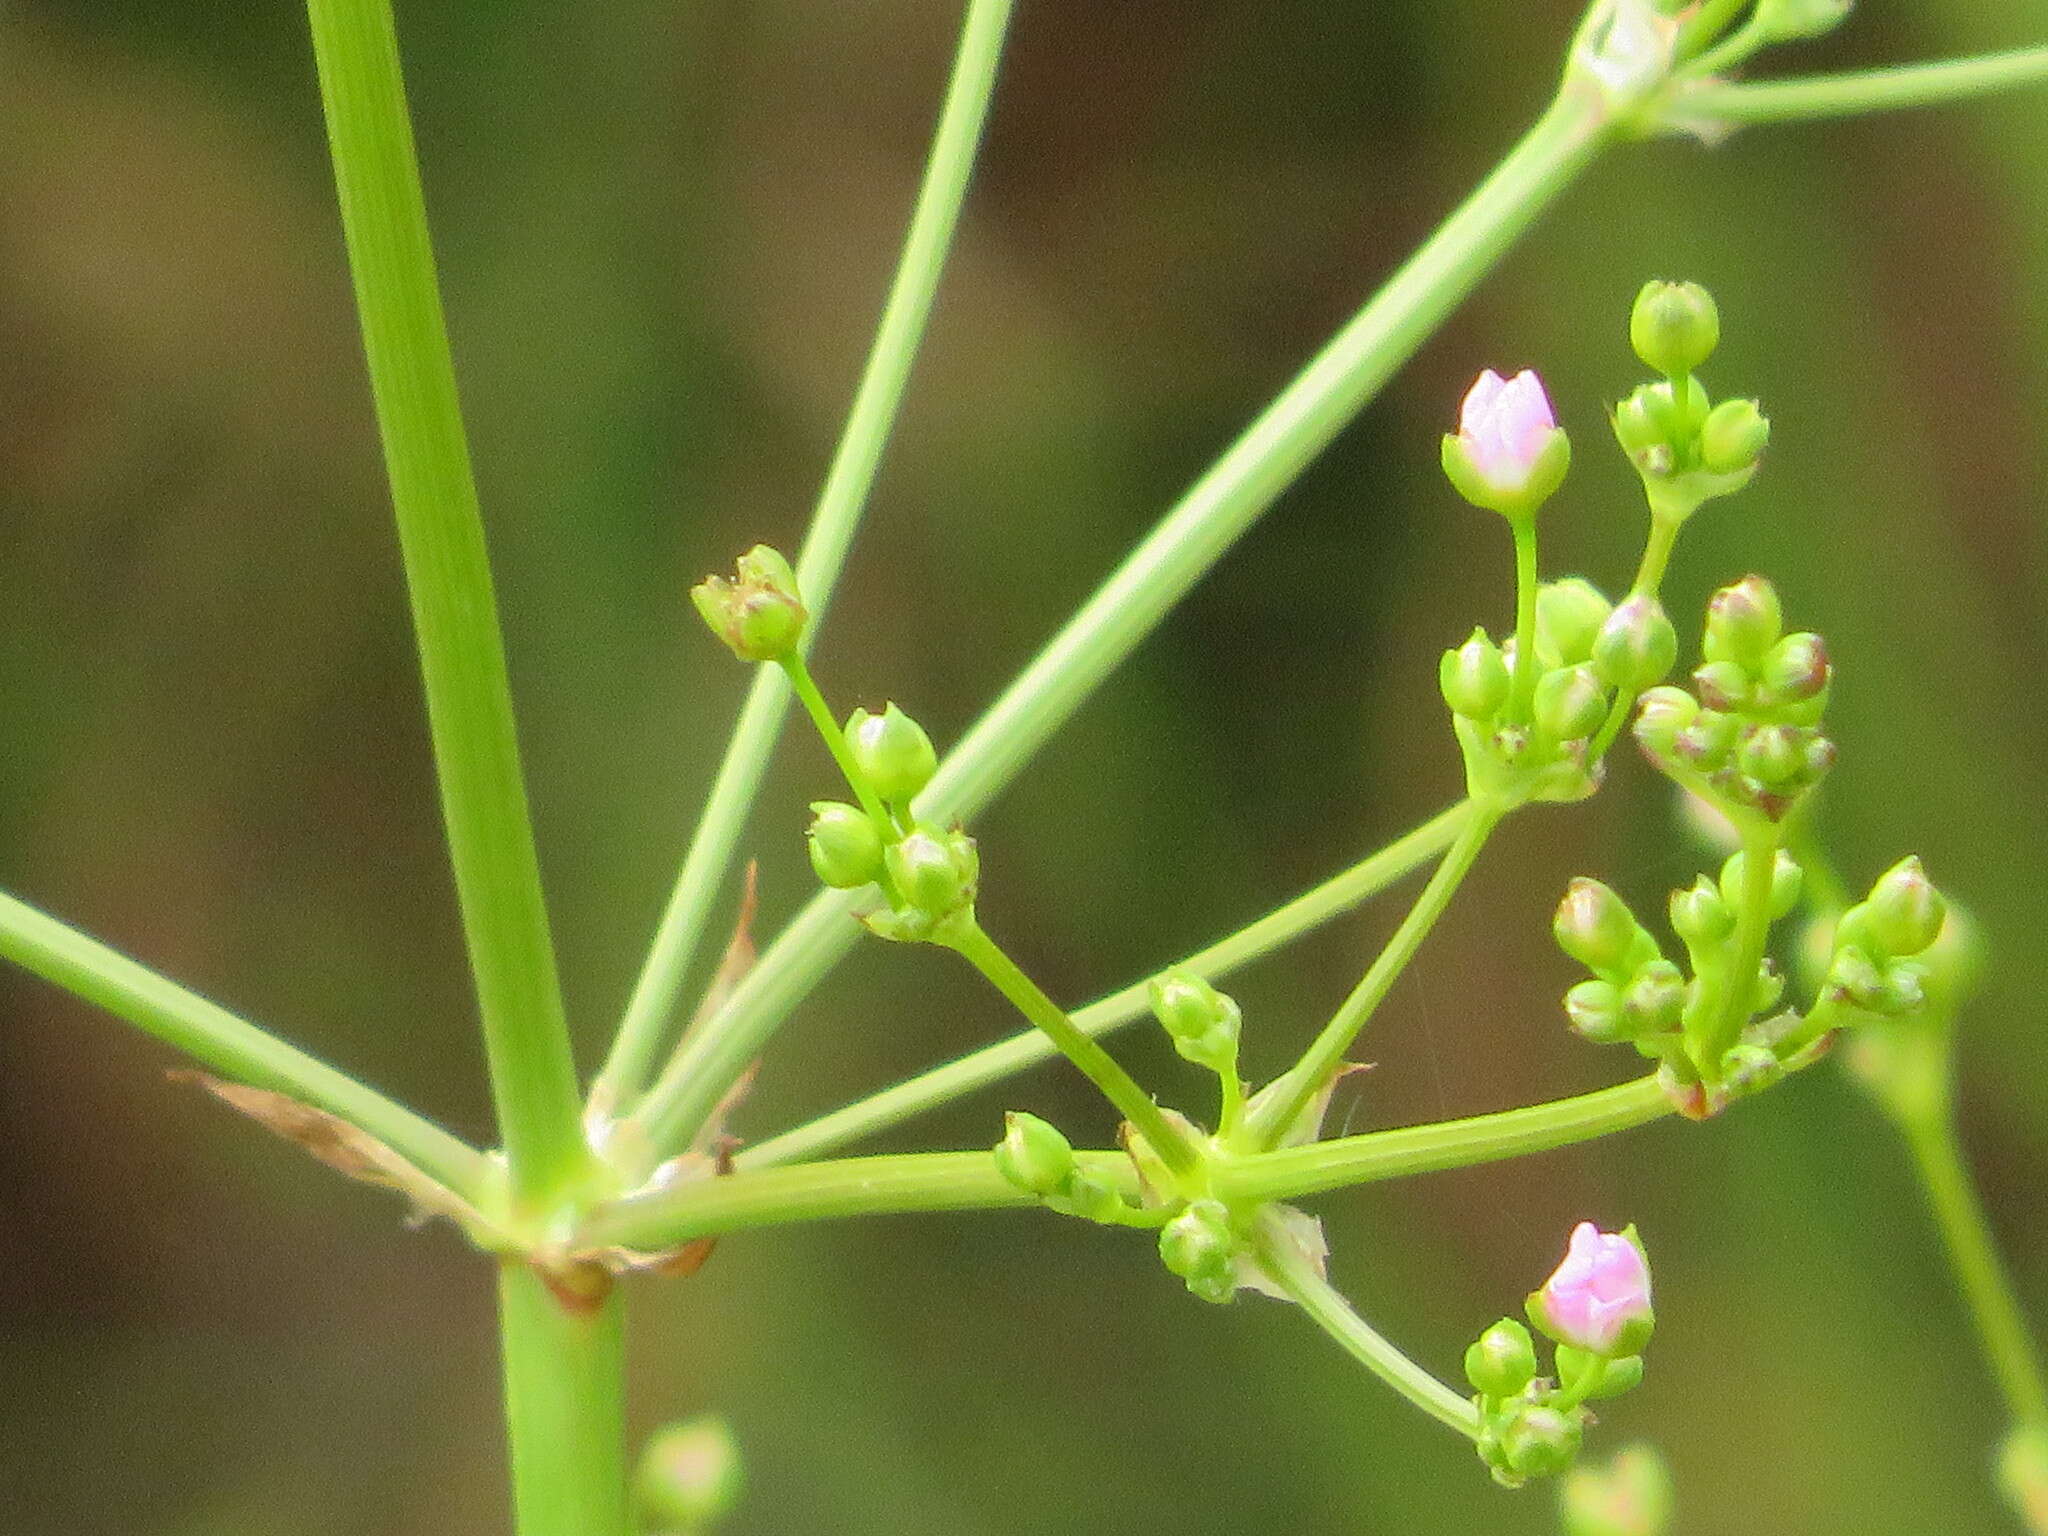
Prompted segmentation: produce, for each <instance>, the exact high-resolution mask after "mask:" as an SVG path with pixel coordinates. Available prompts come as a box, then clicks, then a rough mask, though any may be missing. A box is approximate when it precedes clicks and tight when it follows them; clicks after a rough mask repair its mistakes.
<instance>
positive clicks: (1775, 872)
mask: <svg viewBox="0 0 2048 1536" xmlns="http://www.w3.org/2000/svg"><path fill="white" fill-rule="evenodd" d="M1803 875H1804V871H1802V870H1801V869H1800V867H1799V864H1798V862H1797V861H1796V860H1795V859H1794V858H1793V857H1792V855H1791V854H1789V853H1787V852H1785V851H1784V850H1783V849H1782V848H1781V849H1779V850H1778V852H1777V854H1776V855H1775V856H1774V857H1773V858H1772V860H1771V904H1770V909H1769V910H1770V918H1771V921H1772V922H1774V923H1775V922H1777V921H1778V920H1779V919H1780V918H1782V917H1784V916H1786V915H1787V914H1788V913H1790V912H1791V910H1792V909H1793V908H1794V907H1796V906H1797V905H1799V887H1800V883H1801V880H1802V878H1803ZM1748 878H1749V855H1747V854H1746V853H1742V852H1739V851H1738V852H1736V853H1731V854H1730V855H1729V856H1728V861H1727V862H1726V863H1725V864H1723V865H1722V866H1721V899H1722V900H1723V901H1725V902H1727V903H1728V906H1729V907H1730V909H1734V908H1738V907H1740V906H1741V905H1742V887H1743V884H1744V882H1745V881H1747V880H1748Z"/></svg>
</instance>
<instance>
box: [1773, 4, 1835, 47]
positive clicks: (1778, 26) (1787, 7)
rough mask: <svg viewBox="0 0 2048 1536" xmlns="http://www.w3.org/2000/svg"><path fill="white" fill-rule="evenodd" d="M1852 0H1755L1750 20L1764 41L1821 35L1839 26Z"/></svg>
mask: <svg viewBox="0 0 2048 1536" xmlns="http://www.w3.org/2000/svg"><path fill="white" fill-rule="evenodd" d="M1854 3H1855V0H1757V7H1756V17H1755V20H1754V21H1753V22H1752V25H1753V26H1755V28H1756V30H1757V33H1758V35H1759V36H1760V37H1761V38H1762V39H1763V40H1764V41H1765V42H1767V43H1791V42H1798V41H1799V40H1801V39H1803V38H1809V37H1820V36H1822V35H1823V34H1825V33H1829V32H1832V31H1834V30H1835V28H1836V27H1839V26H1840V25H1841V24H1842V22H1843V20H1844V18H1846V17H1847V16H1848V14H1849V12H1850V10H1851V8H1852V7H1853V5H1854Z"/></svg>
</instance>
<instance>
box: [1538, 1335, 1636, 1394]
mask: <svg viewBox="0 0 2048 1536" xmlns="http://www.w3.org/2000/svg"><path fill="white" fill-rule="evenodd" d="M1588 1376H1590V1377H1591V1378H1592V1380H1591V1381H1590V1382H1588V1381H1586V1378H1587V1377H1588ZM1557 1380H1558V1385H1559V1386H1561V1387H1564V1388H1565V1389H1567V1390H1568V1391H1577V1390H1579V1389H1580V1387H1581V1384H1582V1383H1583V1384H1584V1391H1585V1400H1586V1401H1587V1402H1597V1401H1599V1400H1600V1399H1602V1398H1609V1397H1619V1396H1621V1394H1622V1393H1624V1392H1628V1391H1632V1390H1633V1389H1634V1388H1636V1387H1638V1386H1640V1385H1642V1380H1643V1357H1642V1356H1641V1355H1623V1356H1621V1357H1620V1358H1619V1359H1616V1360H1607V1359H1603V1358H1601V1357H1600V1356H1599V1355H1591V1354H1588V1353H1587V1352H1586V1351H1585V1350H1583V1349H1574V1348H1572V1346H1571V1345H1569V1344H1560V1345H1558V1346H1557Z"/></svg>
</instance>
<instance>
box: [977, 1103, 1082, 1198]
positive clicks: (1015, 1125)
mask: <svg viewBox="0 0 2048 1536" xmlns="http://www.w3.org/2000/svg"><path fill="white" fill-rule="evenodd" d="M995 1159H996V1172H998V1173H1000V1174H1001V1175H1002V1176H1003V1177H1004V1178H1005V1179H1007V1180H1009V1181H1010V1183H1012V1184H1014V1185H1016V1186H1017V1188H1019V1189H1021V1190H1023V1191H1024V1193H1026V1194H1027V1195H1037V1196H1038V1197H1039V1198H1040V1199H1044V1198H1045V1197H1046V1196H1048V1195H1057V1194H1059V1193H1061V1192H1062V1191H1064V1190H1065V1189H1066V1188H1067V1187H1068V1186H1069V1185H1070V1184H1071V1183H1072V1182H1073V1179H1074V1149H1073V1147H1072V1145H1071V1144H1070V1143H1069V1142H1068V1141H1067V1138H1066V1137H1065V1136H1063V1135H1061V1134H1060V1131H1059V1128H1058V1127H1057V1126H1055V1125H1052V1124H1050V1123H1049V1122H1047V1121H1044V1120H1041V1119H1039V1118H1038V1116H1036V1115H1027V1114H1025V1113H1024V1112H1023V1111H1022V1110H1020V1109H1013V1110H1011V1111H1009V1112H1008V1113H1007V1114H1005V1115H1004V1116H1003V1139H1002V1140H1001V1141H999V1142H997V1143H996V1147H995Z"/></svg>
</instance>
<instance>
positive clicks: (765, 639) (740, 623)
mask: <svg viewBox="0 0 2048 1536" xmlns="http://www.w3.org/2000/svg"><path fill="white" fill-rule="evenodd" d="M690 601H691V602H693V603H695V604H696V605H697V612H698V613H699V614H701V615H702V616H703V618H704V622H705V623H706V624H708V625H709V626H710V627H711V632H712V633H713V634H714V635H716V636H718V638H719V639H721V640H723V641H724V642H725V643H726V645H727V646H728V647H729V648H730V649H731V651H732V653H733V655H735V656H737V657H739V659H740V660H741V661H781V660H783V659H784V658H785V657H788V656H792V655H794V654H796V649H797V646H798V644H799V642H801V641H802V639H803V637H804V626H805V625H806V624H807V623H809V621H810V615H809V614H808V613H807V612H806V611H805V609H804V604H803V598H802V596H801V595H800V594H799V593H798V591H797V587H796V573H795V572H794V571H792V570H791V569H790V568H789V562H788V561H787V560H785V559H784V558H783V557H782V555H781V554H780V553H779V552H778V551H776V550H773V549H770V548H769V547H768V546H767V545H766V544H756V545H755V546H754V547H753V548H752V549H750V550H748V551H747V552H746V553H745V554H744V555H741V556H740V558H739V561H738V563H737V566H736V568H735V570H734V573H733V577H732V579H731V580H730V581H728V580H727V579H726V578H725V577H723V576H707V577H705V578H704V580H702V581H700V582H699V583H697V585H696V586H694V587H692V588H691V589H690Z"/></svg>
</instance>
